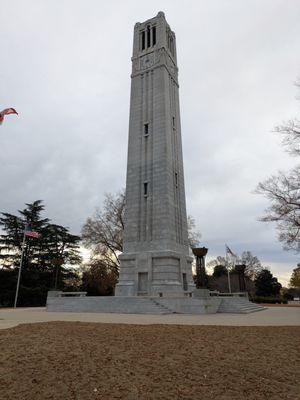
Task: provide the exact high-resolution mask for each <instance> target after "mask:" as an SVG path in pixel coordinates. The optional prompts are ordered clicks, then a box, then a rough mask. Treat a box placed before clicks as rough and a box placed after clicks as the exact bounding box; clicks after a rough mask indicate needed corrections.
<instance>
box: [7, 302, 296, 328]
mask: <svg viewBox="0 0 300 400" xmlns="http://www.w3.org/2000/svg"><path fill="white" fill-rule="evenodd" d="M49 321H81V322H101V323H114V324H140V325H147V324H176V325H225V326H226V325H227V326H286V325H293V326H295V325H300V307H278V308H276V307H268V308H266V310H264V311H260V312H256V313H252V314H246V315H245V314H207V315H183V314H168V315H145V314H143V315H141V314H100V313H69V312H47V311H46V309H45V308H41V307H36V308H17V309H10V308H7V309H0V329H6V328H11V327H13V326H16V325H19V324H25V323H27V324H28V323H35V322H49Z"/></svg>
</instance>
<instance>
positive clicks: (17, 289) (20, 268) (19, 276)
mask: <svg viewBox="0 0 300 400" xmlns="http://www.w3.org/2000/svg"><path fill="white" fill-rule="evenodd" d="M25 232H26V227H25V229H24V233H23V242H22V254H21V261H20V266H19V273H18V282H17V288H16V295H15V304H14V308H17V301H18V294H19V286H20V279H21V270H22V264H23V256H24V250H25V242H26V235H25Z"/></svg>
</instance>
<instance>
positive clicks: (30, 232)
mask: <svg viewBox="0 0 300 400" xmlns="http://www.w3.org/2000/svg"><path fill="white" fill-rule="evenodd" d="M24 235H25V236H28V237H33V238H38V237H39V236H40V234H39V233H38V232H35V231H31V230H28V229H26V230H25V231H24Z"/></svg>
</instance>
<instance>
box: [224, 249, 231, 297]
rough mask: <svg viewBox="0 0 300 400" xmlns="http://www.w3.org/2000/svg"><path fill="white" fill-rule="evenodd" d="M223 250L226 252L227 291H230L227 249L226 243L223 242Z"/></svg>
mask: <svg viewBox="0 0 300 400" xmlns="http://www.w3.org/2000/svg"><path fill="white" fill-rule="evenodd" d="M225 252H226V264H227V279H228V291H229V293H231V283H230V272H229V262H228V250H227V245H226V244H225Z"/></svg>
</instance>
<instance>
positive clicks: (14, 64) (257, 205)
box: [0, 0, 300, 283]
mask: <svg viewBox="0 0 300 400" xmlns="http://www.w3.org/2000/svg"><path fill="white" fill-rule="evenodd" d="M0 3H1V14H0V49H1V63H0V108H4V107H8V106H12V107H15V108H16V109H17V110H18V111H19V114H20V115H19V117H15V116H9V117H7V118H6V120H5V122H4V124H3V125H2V126H1V127H0V211H7V212H12V213H14V212H16V210H17V209H18V208H22V207H23V205H24V203H25V202H31V201H34V200H36V199H43V200H44V201H45V204H46V207H47V212H48V215H49V217H50V218H51V219H52V220H53V221H54V222H56V223H58V224H63V225H66V226H69V227H70V228H71V230H72V232H73V233H79V232H80V229H81V226H82V224H83V223H84V221H85V220H86V218H87V217H88V216H90V215H91V214H93V212H94V209H95V208H96V207H99V206H101V203H102V201H103V196H104V194H105V193H106V192H116V191H118V190H120V189H121V188H122V187H124V186H125V173H126V157H127V155H126V151H127V135H128V112H129V95H130V70H131V62H130V57H131V50H132V36H133V26H134V24H135V22H138V21H139V22H142V21H144V20H146V19H148V18H151V17H153V16H155V15H156V14H157V12H158V11H160V10H161V11H164V12H165V14H166V18H167V20H168V22H169V24H170V25H171V28H172V29H173V30H174V31H175V33H176V36H177V47H178V48H177V52H178V64H179V74H180V75H179V81H180V96H181V97H180V100H181V119H182V121H181V122H182V135H183V152H184V163H185V181H186V196H187V211H188V213H189V214H190V215H192V216H193V217H194V218H195V219H196V222H197V225H198V227H199V230H200V231H201V233H202V241H203V242H202V244H203V245H205V246H207V247H208V248H209V253H210V255H211V256H214V255H219V254H220V255H223V254H224V243H227V244H228V245H229V246H230V247H231V248H232V250H233V251H235V252H237V253H241V252H242V251H243V250H250V251H252V252H253V253H254V254H256V255H257V256H258V257H259V258H260V259H261V261H262V262H263V263H264V265H266V266H270V267H271V270H272V272H273V273H274V274H275V275H276V276H278V277H279V280H280V281H281V282H282V283H286V282H287V279H288V278H289V276H290V274H291V271H292V268H293V267H294V266H295V264H296V263H297V262H298V261H299V259H298V256H296V255H295V254H293V253H290V252H285V251H283V250H282V248H281V245H280V244H279V243H278V241H277V237H276V231H275V229H274V226H273V225H268V224H263V223H261V222H258V218H259V216H261V215H262V214H263V212H264V209H265V208H266V207H267V205H268V203H267V201H266V200H265V199H264V198H263V197H261V196H258V195H255V194H253V191H254V189H255V187H256V185H257V183H258V182H259V181H261V180H263V179H264V178H267V177H268V176H270V175H271V174H273V173H276V171H277V170H278V169H281V170H287V169H289V168H291V167H292V166H293V165H295V164H296V163H297V160H296V159H294V158H291V157H289V156H288V155H287V154H286V153H284V152H283V150H282V147H281V144H280V139H279V138H278V137H277V136H276V134H275V133H272V129H273V128H274V126H276V124H279V123H281V121H283V120H286V119H289V118H292V117H295V116H296V115H297V114H298V115H299V106H300V103H299V102H297V100H296V96H297V95H298V94H299V93H297V89H296V87H295V86H294V82H295V80H296V79H297V78H298V77H299V76H300V57H299V47H300V46H299V45H300V24H299V16H300V1H297V0H264V1H261V0H257V1H256V0H245V1H240V0H231V1H229V0H222V1H221V0H211V1H207V0H206V1H203V0H195V1H193V0H189V1H185V2H183V1H178V0H170V1H164V0H160V1H157V0H151V1H145V2H142V1H140V0H129V1H128V0H127V1H121V0H119V1H118V0H112V1H109V2H108V1H102V0H51V1H50V0H48V1H46V0H43V1H39V0H26V1H23V0H14V1H13V2H11V1H8V0H1V2H0Z"/></svg>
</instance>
